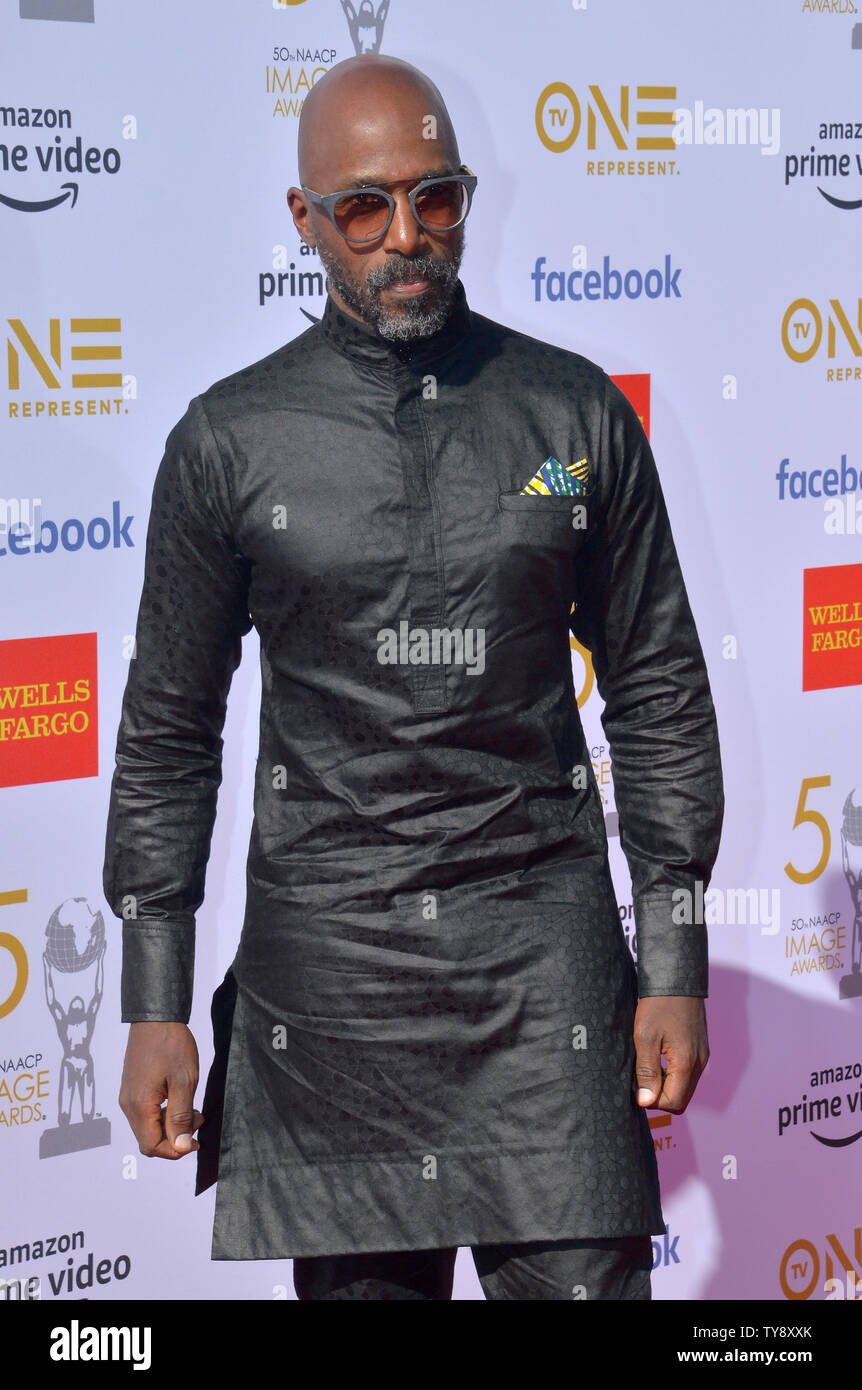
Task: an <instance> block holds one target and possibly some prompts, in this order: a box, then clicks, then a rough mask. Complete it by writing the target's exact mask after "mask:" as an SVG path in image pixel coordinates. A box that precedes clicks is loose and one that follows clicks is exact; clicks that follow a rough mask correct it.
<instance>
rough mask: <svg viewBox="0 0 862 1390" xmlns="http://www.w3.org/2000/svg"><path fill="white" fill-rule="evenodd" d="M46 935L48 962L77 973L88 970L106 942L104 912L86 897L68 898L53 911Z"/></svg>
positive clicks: (71, 972)
mask: <svg viewBox="0 0 862 1390" xmlns="http://www.w3.org/2000/svg"><path fill="white" fill-rule="evenodd" d="M45 936H46V937H47V943H46V946H45V955H46V956H47V958H48V963H49V964H50V965H52V966H54V968H55V969H56V970H62V971H64V972H65V973H66V974H74V973H75V972H76V971H78V970H86V968H87V966H88V965H91V964H92V963H93V961H94V960H95V959H96V958H97V956H98V954H99V952H100V950H101V949H102V947H103V945H104V944H105V923H104V919H103V917H102V914H101V912H93V909H92V908H91V907H90V904H89V903H88V902H87V899H86V898H67V899H66V901H65V902H63V903H61V904H60V906H59V907H56V908H55V909H54V911H53V912H52V913H51V916H50V918H49V919H48V925H47V927H46V928H45Z"/></svg>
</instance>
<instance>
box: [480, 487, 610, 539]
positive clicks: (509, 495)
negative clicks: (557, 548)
mask: <svg viewBox="0 0 862 1390" xmlns="http://www.w3.org/2000/svg"><path fill="white" fill-rule="evenodd" d="M497 500H498V505H499V509H500V512H501V515H502V521H503V525H504V529H505V530H506V531H509V532H510V533H512V534H513V535H514V534H517V535H519V536H520V537H522V538H523V539H524V540H526V541H532V542H534V543H541V542H542V541H544V542H546V543H548V544H552V545H562V544H567V545H569V546H575V545H577V544H578V543H579V541H580V540H581V539H582V538H583V536H584V534H585V532H586V529H587V524H588V520H589V513H588V499H587V498H583V497H577V496H569V495H563V494H560V493H546V494H543V495H541V496H540V495H537V494H536V493H528V492H500V493H498V495H497Z"/></svg>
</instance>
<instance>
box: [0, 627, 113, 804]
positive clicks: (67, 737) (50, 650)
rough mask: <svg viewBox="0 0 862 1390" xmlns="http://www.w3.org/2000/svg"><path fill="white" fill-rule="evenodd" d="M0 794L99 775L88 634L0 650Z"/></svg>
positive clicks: (92, 648) (17, 642) (92, 644)
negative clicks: (0, 789)
mask: <svg viewBox="0 0 862 1390" xmlns="http://www.w3.org/2000/svg"><path fill="white" fill-rule="evenodd" d="M0 672H2V676H0V682H2V683H0V786H3V787H20V786H25V785H28V784H29V783H31V782H61V781H65V780H67V779H68V778H72V777H96V776H97V775H98V772H99V743H98V702H97V681H96V634H95V632H79V633H68V634H64V635H62V636H59V637H19V638H15V639H13V640H11V641H8V642H0Z"/></svg>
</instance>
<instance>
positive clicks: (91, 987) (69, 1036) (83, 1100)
mask: <svg viewBox="0 0 862 1390" xmlns="http://www.w3.org/2000/svg"><path fill="white" fill-rule="evenodd" d="M45 937H46V941H45V950H44V952H43V955H42V964H43V966H44V972H45V999H46V1001H47V1004H48V1008H49V1010H50V1013H51V1017H52V1018H53V1020H54V1024H55V1026H56V1029H57V1036H58V1037H59V1039H60V1046H61V1048H62V1052H63V1055H62V1059H61V1062H60V1085H59V1087H58V1091H57V1124H56V1126H55V1127H54V1128H53V1129H45V1130H43V1131H42V1134H41V1136H40V1139H39V1157H40V1158H56V1156H57V1155H58V1154H69V1153H79V1152H80V1151H81V1149H95V1148H98V1147H99V1146H100V1145H102V1144H110V1142H111V1124H110V1121H109V1120H108V1119H107V1118H106V1117H105V1116H104V1115H100V1114H98V1113H97V1111H96V1086H95V1078H94V1074H93V1058H92V1055H91V1053H90V1045H91V1042H92V1039H93V1030H94V1029H95V1026H96V1015H97V1013H98V1011H99V1005H100V1003H101V1002H102V988H103V985H104V978H105V974H104V961H105V949H106V941H105V923H104V919H103V917H102V914H101V912H93V910H92V908H91V907H90V905H89V903H88V902H87V900H86V898H67V899H66V901H65V902H64V903H61V904H60V906H59V907H58V908H55V910H54V911H53V912H52V914H51V916H50V918H49V920H48V925H47V927H46V928H45Z"/></svg>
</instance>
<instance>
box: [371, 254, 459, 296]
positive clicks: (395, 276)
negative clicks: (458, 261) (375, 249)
mask: <svg viewBox="0 0 862 1390" xmlns="http://www.w3.org/2000/svg"><path fill="white" fill-rule="evenodd" d="M457 276H458V271H457V269H456V267H455V265H454V264H453V262H452V261H448V260H445V259H444V258H443V257H440V256H413V257H411V258H410V259H409V260H408V259H404V260H398V261H389V262H387V264H386V265H381V266H377V267H375V269H374V270H371V271H369V273H368V276H367V278H366V281H365V283H366V286H367V288H368V289H369V290H383V289H386V288H387V287H388V286H389V285H400V284H405V283H407V282H408V281H410V280H430V281H431V282H432V283H433V282H434V281H441V282H443V283H446V282H449V281H451V280H455V279H457Z"/></svg>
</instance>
